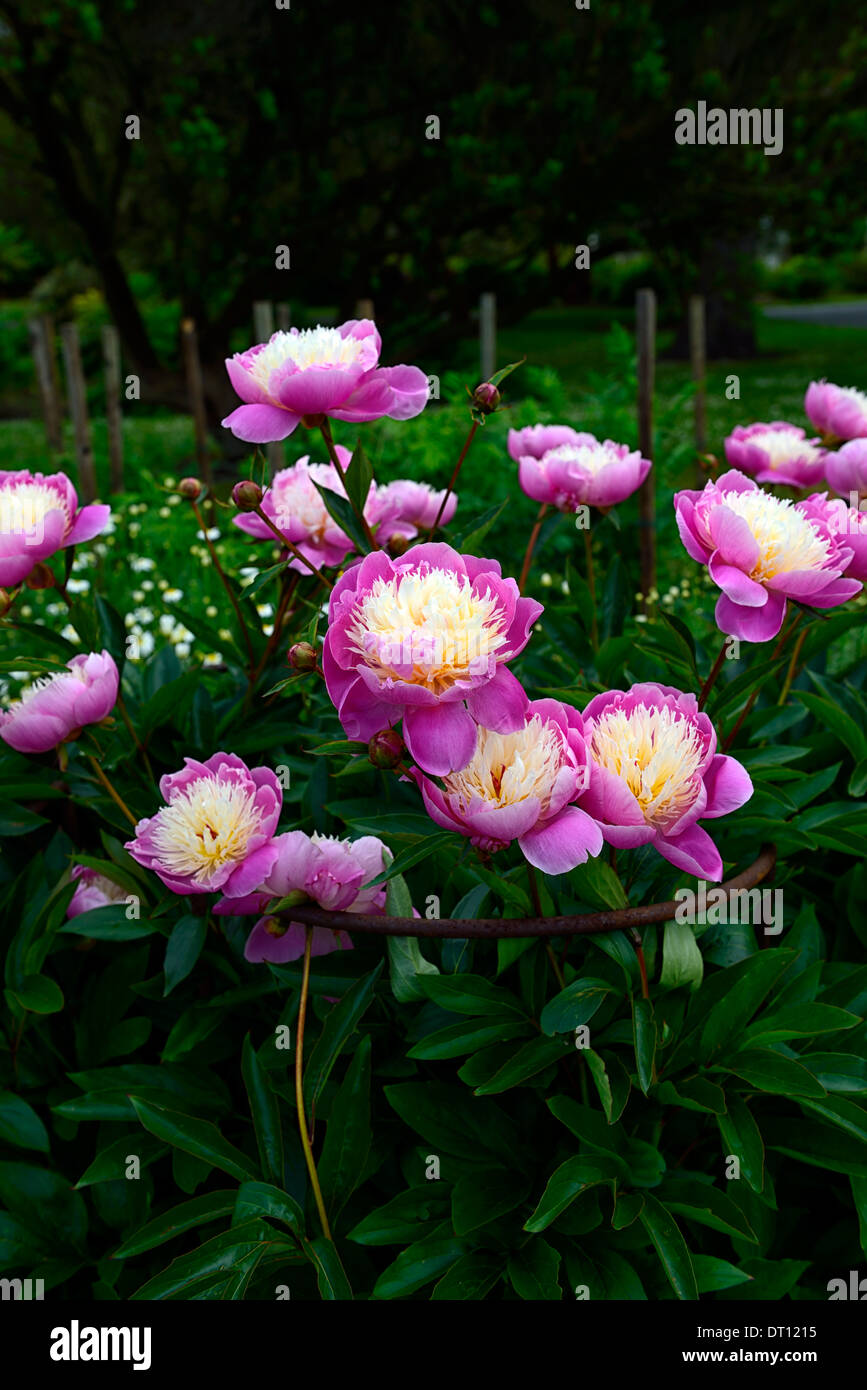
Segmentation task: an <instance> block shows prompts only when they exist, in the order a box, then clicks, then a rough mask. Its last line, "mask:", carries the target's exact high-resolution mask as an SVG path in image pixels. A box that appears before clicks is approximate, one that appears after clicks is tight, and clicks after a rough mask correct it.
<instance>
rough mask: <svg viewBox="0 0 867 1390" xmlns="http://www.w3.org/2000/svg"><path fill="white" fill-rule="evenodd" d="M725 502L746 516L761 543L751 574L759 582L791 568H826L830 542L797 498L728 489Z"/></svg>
mask: <svg viewBox="0 0 867 1390" xmlns="http://www.w3.org/2000/svg"><path fill="white" fill-rule="evenodd" d="M725 506H726V507H728V508H729V510H730V511H733V512H735V513H736V515H737V516H740V517H743V519H744V521H745V522H746V523H747V525H748V526H749V528H750V530H751V532H752V533H753V536H754V537H755V540H756V543H757V544H758V547H759V558H758V561H757V562H756V564H755V565H754V567H753V569H752V570H751V572H750V578H751V579H755V580H756V581H757V582H758V583H759V584H761V583H762V582H764V581H766V580H768V579H773V578H774V577H775V575H778V574H784V573H787V572H788V571H790V570H818V569H823V568H824V567H825V565H826V563H827V560H828V556H829V554H830V549H831V543H830V542H829V541H828V540H825V539H824V538H823V537H822V536H821V535H820V533H819V531H818V530H817V528H816V527H815V526H814V525H813V523H812V522H811V521H810V519H809V517H807V516H806V515H805V514H804V512H800V511H797V510H796V508H795V504H794V502H790V501H788V499H784V498H781V497H772V496H771V494H770V493H768V492H762V491H761V489H758V488H756V489H754V490H753V491H750V492H727V493H726V494H725Z"/></svg>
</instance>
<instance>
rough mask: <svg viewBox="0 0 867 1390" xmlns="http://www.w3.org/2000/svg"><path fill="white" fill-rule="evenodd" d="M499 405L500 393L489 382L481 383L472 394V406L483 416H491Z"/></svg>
mask: <svg viewBox="0 0 867 1390" xmlns="http://www.w3.org/2000/svg"><path fill="white" fill-rule="evenodd" d="M499 404H500V393H499V391H498V390H497V388H496V386H494V385H493V384H492V383H491V382H490V381H483V382H481V384H480V385H479V386H477V387H476V389H475V391H474V392H473V405H474V406H475V407H476V410H480V411H481V412H482V414H483V415H493V413H494V411H495V410H496V409H497V407H498V406H499Z"/></svg>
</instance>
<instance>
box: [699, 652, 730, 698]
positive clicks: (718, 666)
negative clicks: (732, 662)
mask: <svg viewBox="0 0 867 1390" xmlns="http://www.w3.org/2000/svg"><path fill="white" fill-rule="evenodd" d="M728 640H729V639H728V638H727V637H724V638H723V644H722V646H721V647H720V651H719V656H718V657H717V659H716V661H715V662H714V664H713V666H712V667H711V671H710V675H709V676H708V678H707V680H706V681H705V683H704V685H703V686H702V688H701V694H700V695H699V697H698V707H699V709H704V706H705V701H706V700H707V697H708V695H709V694H710V692H711V690H712V689H713V686H714V682H715V681H716V678H717V676H718V675H719V673H720V671H721V670H722V664H723V662H724V661H725V659H726V650H727V647H728Z"/></svg>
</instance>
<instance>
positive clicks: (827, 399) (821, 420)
mask: <svg viewBox="0 0 867 1390" xmlns="http://www.w3.org/2000/svg"><path fill="white" fill-rule="evenodd" d="M804 409H805V411H806V412H807V418H808V419H809V421H810V423H811V424H813V425H815V427H816V429H817V430H821V431H822V433H823V434H824V435H825V436H826V438H828V439H863V438H865V436H867V392H864V391H859V390H858V389H857V388H856V387H855V386H835V385H834V383H833V382H831V381H811V382H810V385H809V386H808V387H807V394H806V396H805V397H804Z"/></svg>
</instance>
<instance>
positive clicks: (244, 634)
mask: <svg viewBox="0 0 867 1390" xmlns="http://www.w3.org/2000/svg"><path fill="white" fill-rule="evenodd" d="M190 506H191V507H192V509H193V512H194V513H195V517H196V521H197V522H198V523H199V529H200V531H201V533H202V535H203V536H204V538H205V545H206V546H207V547H208V554H209V555H210V557H211V563H212V565H213V566H214V569H215V570H216V571H217V574H218V575H219V578H220V583H221V584H222V586H223V588H224V589H225V590H226V593H227V594H228V596H229V602H230V603H231V605H232V607H233V608H234V610H235V616H236V617H237V619H238V624H239V626H240V629H241V635H242V637H243V638H244V645H245V646H246V648H247V656H248V658H249V662H250V675H251V676H252V674H253V667H254V666H255V664H256V657H255V654H254V652H253V643H252V642H251V640H250V634H249V632H248V631H247V624H246V622H245V621H244V614H243V613H242V611H241V605H240V604H239V602H238V599H237V595H236V594H235V591H234V589H233V588H232V586H231V584H230V583H229V580H228V578H227V577H226V575H225V573H224V572H223V567H222V565H221V564H220V561H219V559H218V557H217V552H216V550H215V549H214V546H213V542H212V541H211V538H210V537H209V535H208V528H207V526H206V525H205V520H204V518H203V516H202V513H201V512H200V511H199V504H198V502H195V501H193V499H192V498H191V499H190Z"/></svg>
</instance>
